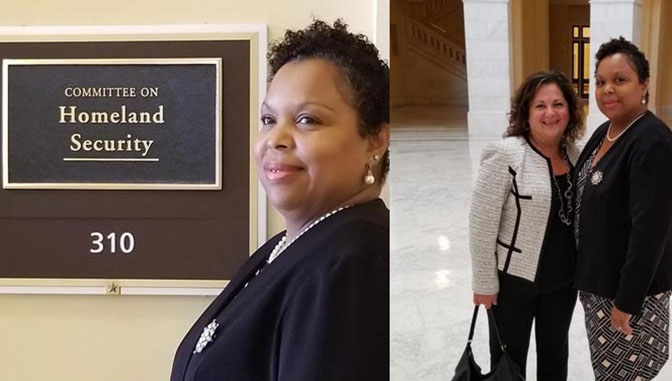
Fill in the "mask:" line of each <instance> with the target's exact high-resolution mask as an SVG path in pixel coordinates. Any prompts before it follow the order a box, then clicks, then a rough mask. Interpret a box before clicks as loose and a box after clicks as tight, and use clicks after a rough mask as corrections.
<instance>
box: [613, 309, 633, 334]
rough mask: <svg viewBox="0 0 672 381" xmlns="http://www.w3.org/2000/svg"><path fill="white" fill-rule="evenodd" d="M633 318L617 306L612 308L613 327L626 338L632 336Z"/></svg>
mask: <svg viewBox="0 0 672 381" xmlns="http://www.w3.org/2000/svg"><path fill="white" fill-rule="evenodd" d="M631 317H632V315H631V314H629V313H627V312H623V311H621V310H619V309H618V308H616V306H613V307H612V308H611V326H612V327H614V329H615V330H617V331H618V332H621V333H623V334H625V335H626V336H627V335H630V334H632V327H630V318H631Z"/></svg>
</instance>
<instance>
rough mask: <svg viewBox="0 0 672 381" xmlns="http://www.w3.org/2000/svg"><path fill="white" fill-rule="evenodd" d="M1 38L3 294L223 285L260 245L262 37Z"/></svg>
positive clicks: (222, 33)
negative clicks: (256, 154) (254, 156)
mask: <svg viewBox="0 0 672 381" xmlns="http://www.w3.org/2000/svg"><path fill="white" fill-rule="evenodd" d="M9 29H10V27H0V67H2V75H1V76H0V89H1V90H2V91H1V92H0V104H1V105H2V107H0V120H1V121H2V134H0V155H1V157H2V165H1V166H0V177H2V179H3V184H2V186H1V187H0V293H2V292H13V291H11V290H13V288H12V287H14V286H17V285H20V286H23V285H27V286H26V287H37V288H40V287H46V286H45V285H48V287H52V286H53V285H54V284H55V283H56V284H58V285H61V286H62V287H65V286H63V285H71V284H72V283H73V282H75V283H76V284H77V285H84V286H88V285H91V284H114V286H115V289H117V288H116V286H119V287H121V293H122V294H123V293H124V291H123V290H124V288H126V289H128V290H130V288H131V287H139V286H137V284H142V285H146V284H153V285H155V286H156V287H159V288H161V287H163V288H166V289H170V288H175V287H178V288H181V287H187V288H189V287H191V288H200V287H204V286H203V284H204V283H207V284H208V285H209V286H207V287H221V285H222V284H223V283H224V282H225V281H226V280H228V279H231V277H232V276H233V275H234V274H235V273H236V271H237V270H238V269H239V268H240V266H241V265H242V264H243V263H244V262H245V261H246V260H247V259H248V258H249V255H250V253H251V252H252V251H254V249H256V247H258V245H259V242H260V241H263V239H264V238H265V231H264V230H262V229H261V228H260V227H261V226H263V227H265V220H262V217H260V216H262V215H263V216H265V214H263V213H264V210H262V208H261V207H259V205H265V204H264V202H265V199H263V195H261V196H260V192H259V191H258V188H257V187H258V182H257V179H256V173H255V172H254V170H255V169H254V167H253V166H251V165H250V162H251V160H250V158H251V155H250V145H251V144H250V142H251V140H252V139H254V137H255V136H256V133H257V130H258V124H259V122H258V121H259V112H258V105H259V103H260V99H261V98H263V90H261V89H264V88H265V86H264V85H265V75H266V72H265V70H266V62H265V60H264V57H265V54H266V35H265V33H266V29H265V26H263V25H259V26H227V25H218V26H215V25H166V26H136V27H129V26H116V27H76V28H74V27H49V28H47V30H46V31H45V28H39V27H34V28H33V27H25V28H23V27H14V28H12V29H11V30H9ZM260 40H261V41H262V42H261V43H260ZM54 282H55V283H54ZM170 284H172V286H171V285H170ZM212 284H216V285H217V286H212ZM134 285H135V286H134ZM3 290H9V291H3Z"/></svg>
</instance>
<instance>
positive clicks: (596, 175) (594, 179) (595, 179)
mask: <svg viewBox="0 0 672 381" xmlns="http://www.w3.org/2000/svg"><path fill="white" fill-rule="evenodd" d="M590 182H591V183H593V185H597V184H599V183H601V182H602V172H601V171H599V170H596V171H595V172H593V175H592V176H591V177H590Z"/></svg>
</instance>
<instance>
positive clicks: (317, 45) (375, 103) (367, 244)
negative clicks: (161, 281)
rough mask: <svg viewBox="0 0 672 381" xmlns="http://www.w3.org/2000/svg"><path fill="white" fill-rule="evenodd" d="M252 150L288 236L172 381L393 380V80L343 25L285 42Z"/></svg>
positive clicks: (197, 329)
mask: <svg viewBox="0 0 672 381" xmlns="http://www.w3.org/2000/svg"><path fill="white" fill-rule="evenodd" d="M269 63H270V66H271V81H270V85H269V87H268V93H267V94H266V98H265V100H264V102H263V104H262V106H261V118H260V121H261V125H262V126H261V130H260V132H259V137H258V139H257V141H256V143H255V146H254V156H255V160H256V163H257V169H258V176H259V180H260V182H261V184H262V186H263V187H264V189H265V190H266V193H267V195H268V200H269V202H270V203H271V204H272V205H273V206H274V207H275V208H276V209H277V210H278V211H279V212H280V214H282V215H283V217H284V218H285V223H286V227H287V230H286V231H284V232H281V233H279V234H278V235H276V236H275V237H273V238H271V239H270V240H269V241H268V242H267V243H266V244H265V245H263V246H262V247H261V248H259V249H258V250H257V251H256V252H255V253H254V254H253V255H252V256H251V257H250V259H249V260H248V261H247V262H246V263H245V264H244V265H243V267H242V268H241V269H240V270H239V272H238V274H237V275H236V276H235V277H234V278H233V279H232V280H231V282H230V283H229V284H228V286H227V287H226V288H225V289H224V291H223V292H222V293H221V294H220V295H219V296H218V297H217V298H216V299H215V301H214V302H213V303H212V304H211V305H210V307H208V309H207V310H206V311H205V312H204V313H203V315H202V316H201V317H200V318H199V319H198V320H197V321H196V323H195V324H194V326H193V327H192V328H191V330H190V331H189V332H188V333H187V335H186V337H185V338H184V339H183V341H182V343H181V344H180V346H179V348H178V350H177V354H176V356H175V360H174V363H173V371H172V376H171V380H172V381H209V380H235V381H246V380H249V381H264V380H268V381H270V380H280V381H297V380H298V381H300V380H311V381H312V380H327V381H328V380H334V381H336V380H339V381H340V380H386V379H388V378H389V349H388V348H389V210H388V209H387V207H386V206H385V204H384V203H383V201H382V200H381V199H380V198H378V197H379V195H380V192H381V187H382V183H383V181H384V179H385V176H386V174H387V168H388V163H387V160H388V146H389V68H388V66H387V64H386V63H384V62H383V61H381V60H380V59H379V58H378V51H377V50H376V48H375V47H374V46H373V45H372V44H371V43H370V42H368V40H367V39H366V37H364V36H362V35H354V34H352V33H349V32H348V31H347V29H346V26H345V24H343V23H342V22H340V21H337V22H336V23H334V25H333V26H331V25H329V24H326V23H324V22H322V21H315V22H313V23H312V24H311V25H310V26H309V27H307V28H306V29H303V30H299V31H288V32H287V33H286V34H285V37H284V39H283V40H282V41H280V42H279V43H277V44H275V45H273V46H272V47H271V52H270V54H269Z"/></svg>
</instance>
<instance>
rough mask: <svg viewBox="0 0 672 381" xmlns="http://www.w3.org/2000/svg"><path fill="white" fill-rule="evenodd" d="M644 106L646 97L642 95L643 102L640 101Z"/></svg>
mask: <svg viewBox="0 0 672 381" xmlns="http://www.w3.org/2000/svg"><path fill="white" fill-rule="evenodd" d="M640 102H641V103H642V104H643V105H645V104H646V97H645V96H643V95H642V100H641V101H640Z"/></svg>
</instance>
